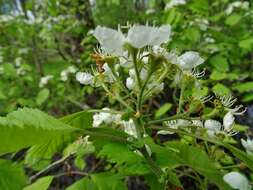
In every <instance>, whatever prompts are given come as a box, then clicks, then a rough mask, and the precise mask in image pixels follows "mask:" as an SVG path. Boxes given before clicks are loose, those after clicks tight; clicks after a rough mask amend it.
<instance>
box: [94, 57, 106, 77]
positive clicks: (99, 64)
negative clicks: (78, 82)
mask: <svg viewBox="0 0 253 190" xmlns="http://www.w3.org/2000/svg"><path fill="white" fill-rule="evenodd" d="M91 57H92V59H93V60H95V62H96V65H97V69H98V72H99V73H103V72H104V71H105V70H104V68H103V66H104V64H105V61H104V59H103V57H102V56H101V54H97V53H93V54H91Z"/></svg>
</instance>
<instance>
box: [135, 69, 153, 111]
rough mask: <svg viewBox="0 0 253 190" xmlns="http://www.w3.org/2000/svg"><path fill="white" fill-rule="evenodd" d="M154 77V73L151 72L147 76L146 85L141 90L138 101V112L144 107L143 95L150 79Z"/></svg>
mask: <svg viewBox="0 0 253 190" xmlns="http://www.w3.org/2000/svg"><path fill="white" fill-rule="evenodd" d="M151 75H152V72H149V74H148V76H147V79H146V81H145V83H144V84H143V86H142V88H141V91H140V95H139V97H138V101H137V110H138V111H141V105H142V100H143V94H144V91H145V88H146V86H147V84H148V82H149V79H150V77H151Z"/></svg>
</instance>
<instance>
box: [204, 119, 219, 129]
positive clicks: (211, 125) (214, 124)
mask: <svg viewBox="0 0 253 190" xmlns="http://www.w3.org/2000/svg"><path fill="white" fill-rule="evenodd" d="M204 127H205V128H206V129H208V130H210V131H214V132H218V131H220V130H221V123H220V122H219V121H216V120H212V119H208V120H206V121H205V124H204Z"/></svg>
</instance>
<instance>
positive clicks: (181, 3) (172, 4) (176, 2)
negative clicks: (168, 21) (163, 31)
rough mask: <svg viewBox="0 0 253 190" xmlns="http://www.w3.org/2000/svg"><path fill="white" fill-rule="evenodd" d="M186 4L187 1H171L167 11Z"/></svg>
mask: <svg viewBox="0 0 253 190" xmlns="http://www.w3.org/2000/svg"><path fill="white" fill-rule="evenodd" d="M184 4H186V1H185V0H171V1H170V2H169V3H167V4H166V6H165V10H169V9H171V8H173V7H175V6H178V5H184Z"/></svg>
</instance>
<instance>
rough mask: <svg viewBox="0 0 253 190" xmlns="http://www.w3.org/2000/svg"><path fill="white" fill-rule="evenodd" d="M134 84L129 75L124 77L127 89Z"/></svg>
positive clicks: (131, 87)
mask: <svg viewBox="0 0 253 190" xmlns="http://www.w3.org/2000/svg"><path fill="white" fill-rule="evenodd" d="M134 86H135V81H134V79H132V78H131V77H128V78H127V79H126V87H127V88H128V89H129V90H133V89H134Z"/></svg>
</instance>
